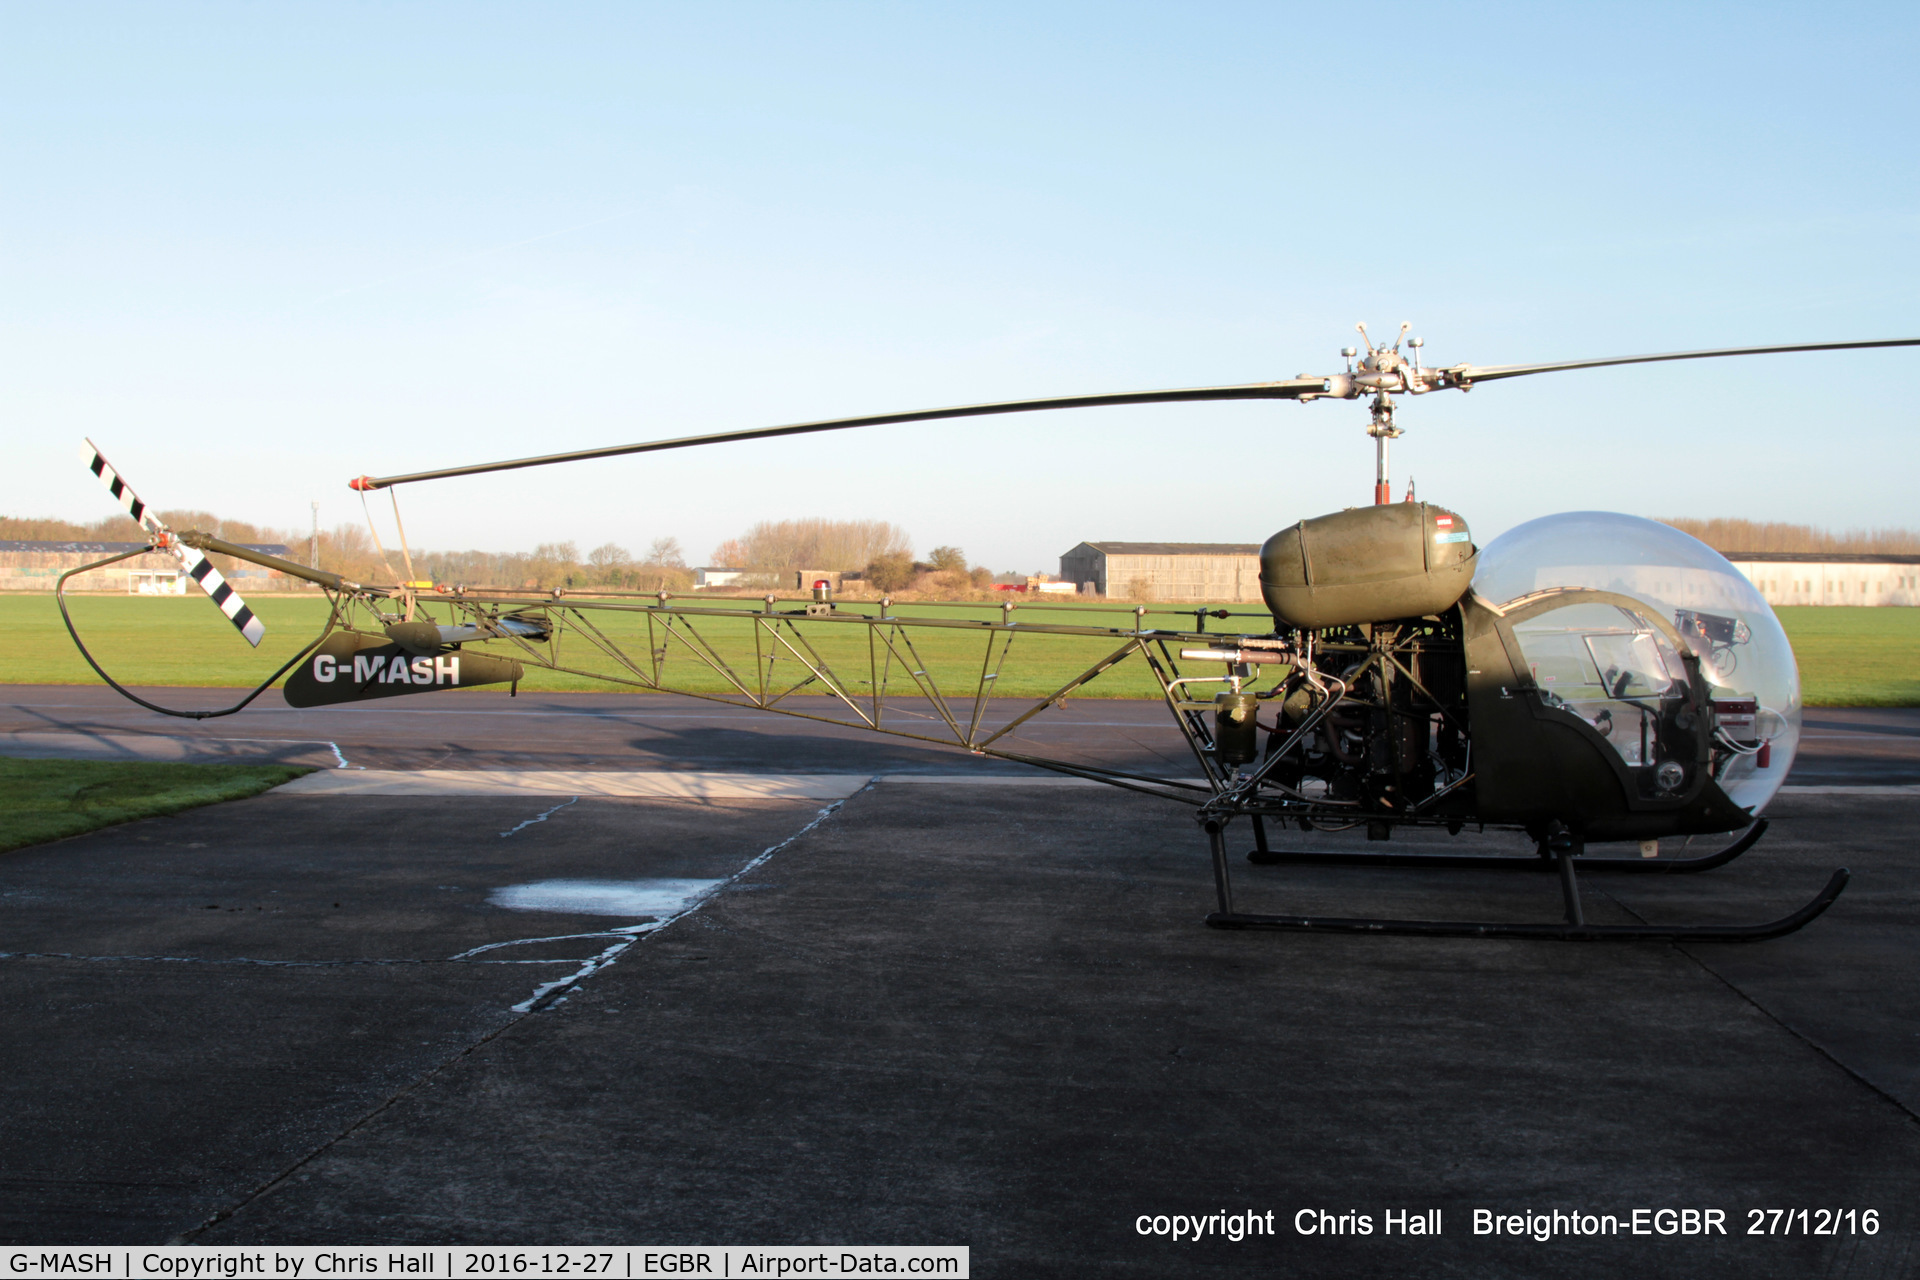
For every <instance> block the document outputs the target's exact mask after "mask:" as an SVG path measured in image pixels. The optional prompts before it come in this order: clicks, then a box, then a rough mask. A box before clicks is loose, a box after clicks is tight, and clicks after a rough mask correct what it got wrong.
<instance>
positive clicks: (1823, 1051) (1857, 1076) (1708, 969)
mask: <svg viewBox="0 0 1920 1280" xmlns="http://www.w3.org/2000/svg"><path fill="white" fill-rule="evenodd" d="M1581 889H1582V890H1583V891H1585V892H1589V893H1592V894H1594V895H1595V896H1596V897H1601V898H1605V899H1606V900H1607V901H1608V902H1611V903H1612V904H1613V905H1614V906H1616V907H1618V908H1620V910H1622V911H1624V912H1626V913H1627V914H1628V915H1629V916H1632V917H1633V918H1634V919H1635V920H1638V921H1639V922H1640V923H1641V924H1646V923H1647V918H1646V917H1645V916H1643V915H1641V914H1640V913H1639V912H1638V911H1635V910H1634V909H1633V908H1632V907H1630V906H1628V905H1627V904H1626V903H1624V902H1622V901H1620V899H1618V898H1616V897H1614V896H1613V895H1612V894H1611V893H1608V892H1607V891H1606V890H1605V889H1602V888H1600V887H1599V886H1598V885H1585V884H1583V885H1581ZM1666 945H1667V946H1669V947H1672V948H1673V949H1674V950H1675V951H1677V952H1678V953H1679V954H1681V955H1683V956H1685V957H1686V958H1687V959H1688V960H1691V961H1692V962H1693V963H1694V964H1695V965H1696V966H1698V967H1699V969H1700V970H1701V972H1703V973H1705V974H1706V975H1707V976H1708V977H1710V978H1712V979H1713V980H1714V981H1715V982H1718V983H1719V984H1720V985H1721V986H1723V987H1725V988H1726V989H1727V990H1729V991H1731V992H1733V994H1734V995H1736V996H1738V997H1739V998H1740V999H1741V1000H1742V1001H1744V1002H1745V1003H1746V1004H1748V1005H1749V1006H1751V1007H1752V1008H1753V1009H1754V1011H1755V1012H1757V1013H1758V1014H1759V1015H1760V1016H1761V1017H1763V1018H1765V1019H1766V1020H1767V1021H1768V1022H1771V1023H1772V1024H1773V1025H1774V1026H1776V1027H1778V1028H1780V1029H1781V1030H1782V1031H1784V1032H1786V1033H1787V1034H1788V1035H1790V1036H1792V1037H1793V1038H1794V1039H1795V1040H1798V1041H1799V1042H1800V1043H1801V1044H1804V1045H1806V1046H1807V1048H1809V1049H1811V1050H1813V1051H1814V1052H1815V1053H1817V1054H1819V1055H1820V1056H1821V1057H1823V1058H1825V1059H1826V1060H1827V1061H1828V1062H1831V1063H1832V1064H1833V1065H1834V1066H1836V1067H1838V1068H1839V1069H1840V1070H1841V1071H1843V1072H1845V1073H1846V1074H1847V1076H1849V1077H1850V1078H1851V1079H1852V1080H1853V1081H1854V1082H1855V1083H1857V1084H1860V1085H1862V1086H1864V1087H1865V1088H1866V1089H1868V1090H1869V1091H1870V1092H1872V1093H1874V1094H1876V1095H1878V1096H1879V1097H1881V1098H1884V1099H1885V1100H1886V1101H1888V1102H1890V1103H1892V1104H1893V1106H1894V1108H1895V1109H1896V1110H1898V1111H1899V1112H1900V1114H1901V1115H1903V1116H1905V1117H1906V1119H1907V1122H1908V1123H1909V1124H1915V1123H1920V1112H1915V1111H1914V1109H1913V1108H1912V1107H1910V1106H1908V1105H1907V1104H1906V1103H1905V1102H1902V1101H1901V1100H1900V1099H1899V1098H1897V1097H1895V1096H1894V1095H1893V1094H1891V1093H1889V1092H1887V1091H1886V1090H1885V1089H1882V1088H1881V1087H1880V1086H1879V1085H1877V1084H1875V1083H1874V1082H1873V1081H1872V1080H1870V1079H1868V1078H1867V1077H1866V1076H1864V1075H1862V1074H1861V1073H1860V1072H1858V1071H1856V1070H1854V1069H1853V1067H1851V1066H1850V1065H1848V1064H1847V1062H1846V1061H1845V1060H1844V1059H1842V1058H1841V1057H1840V1056H1839V1055H1838V1054H1836V1053H1835V1052H1833V1050H1831V1049H1829V1048H1827V1047H1826V1046H1825V1045H1823V1044H1821V1043H1820V1042H1819V1041H1818V1040H1815V1039H1814V1038H1813V1037H1812V1036H1810V1035H1808V1034H1807V1033H1806V1032H1804V1031H1802V1030H1800V1029H1799V1028H1798V1027H1796V1026H1794V1025H1793V1024H1792V1023H1791V1022H1788V1021H1787V1020H1786V1019H1785V1018H1783V1017H1781V1016H1780V1015H1779V1014H1777V1013H1775V1012H1774V1011H1773V1010H1771V1009H1769V1008H1767V1006H1766V1005H1764V1004H1761V1003H1760V1001H1759V999H1758V998H1757V997H1755V996H1753V995H1750V994H1748V993H1747V991H1746V990H1745V989H1743V988H1742V987H1741V986H1740V985H1739V984H1738V983H1736V982H1735V981H1734V980H1733V979H1731V978H1729V977H1727V976H1726V975H1725V974H1723V973H1721V972H1720V971H1719V970H1718V969H1716V968H1714V967H1713V966H1712V965H1710V964H1708V963H1707V962H1706V961H1705V960H1702V959H1701V958H1700V957H1699V956H1697V955H1695V954H1694V953H1693V952H1691V951H1689V950H1687V947H1686V944H1685V943H1684V942H1678V941H1674V942H1669V943H1667V944H1666Z"/></svg>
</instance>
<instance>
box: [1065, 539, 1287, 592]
mask: <svg viewBox="0 0 1920 1280" xmlns="http://www.w3.org/2000/svg"><path fill="white" fill-rule="evenodd" d="M1060 576H1061V577H1062V578H1064V579H1066V580H1067V581H1068V582H1073V583H1077V584H1079V586H1080V590H1081V591H1083V592H1092V593H1097V594H1099V595H1104V596H1112V597H1113V598H1115V599H1121V600H1198V601H1210V600H1217V601H1220V602H1222V603H1238V602H1245V601H1249V600H1258V599H1259V598H1260V544H1259V543H1257V542H1255V543H1240V542H1083V543H1081V544H1080V545H1079V546H1077V547H1075V548H1074V549H1073V550H1071V551H1069V552H1067V553H1066V554H1065V555H1063V556H1061V557H1060Z"/></svg>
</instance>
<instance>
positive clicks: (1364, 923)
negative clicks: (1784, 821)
mask: <svg viewBox="0 0 1920 1280" xmlns="http://www.w3.org/2000/svg"><path fill="white" fill-rule="evenodd" d="M1760 825H1761V824H1758V823H1756V824H1755V826H1756V827H1758V826H1760ZM1206 830H1207V838H1208V842H1209V843H1210V844H1211V846H1212V854H1213V876H1214V887H1215V889H1216V891H1217V892H1218V894H1219V902H1220V909H1219V910H1218V911H1215V912H1213V913H1212V914H1210V915H1208V916H1207V924H1208V925H1209V926H1210V927H1212V928H1215V929H1249V930H1253V929H1264V930H1275V931H1286V932H1295V933H1358V934H1392V935H1399V936H1410V937H1424V938H1488V939H1509V940H1523V941H1524V940H1532V941H1547V942H1608V941H1617V942H1631V941H1662V942H1765V941H1766V940H1768V939H1770V938H1778V937H1782V936H1784V935H1786V934H1789V933H1792V932H1794V931H1795V930H1796V929H1799V928H1802V927H1803V926H1805V925H1806V924H1807V923H1808V922H1810V921H1812V920H1814V919H1816V918H1817V917H1818V916H1819V915H1820V914H1821V913H1822V912H1824V911H1825V910H1826V909H1827V908H1828V907H1830V906H1832V905H1833V903H1834V900H1835V899H1836V898H1838V897H1839V896H1840V892H1841V890H1843V889H1845V888H1846V887H1847V881H1848V880H1849V879H1851V878H1852V877H1851V873H1850V872H1848V871H1847V870H1846V868H1844V867H1843V868H1841V869H1840V870H1838V871H1835V872H1834V873H1833V875H1832V876H1831V877H1830V878H1829V879H1828V880H1827V884H1826V887H1825V888H1823V889H1822V890H1821V891H1820V892H1819V893H1818V894H1816V895H1814V897H1813V899H1812V900H1811V901H1809V902H1808V903H1807V904H1806V905H1805V906H1802V907H1801V908H1800V909H1799V910H1798V911H1795V912H1793V913H1792V914H1790V915H1785V916H1782V917H1780V918H1779V919H1778V920H1769V921H1765V922H1763V923H1760V924H1747V925H1728V924H1681V925H1659V924H1627V925H1610V924H1588V923H1587V922H1586V919H1585V915H1584V913H1583V911H1582V909H1581V902H1580V887H1579V884H1578V882H1577V879H1576V876H1575V871H1574V864H1575V855H1576V853H1577V850H1578V846H1577V845H1576V844H1575V843H1574V842H1573V841H1571V840H1566V839H1555V840H1552V841H1549V842H1548V843H1549V845H1550V846H1551V847H1550V848H1543V850H1542V854H1543V855H1544V856H1543V857H1541V858H1540V859H1537V860H1536V859H1531V858H1529V859H1519V858H1478V859H1475V858H1452V857H1447V856H1446V855H1444V854H1439V855H1428V856H1425V857H1422V856H1420V855H1406V854H1402V855H1372V856H1369V855H1367V854H1350V855H1345V856H1341V855H1318V856H1314V857H1311V858H1309V859H1297V860H1301V861H1314V862H1323V863H1324V862H1330V861H1337V862H1344V863H1346V864H1348V865H1353V864H1355V863H1358V864H1364V865H1372V866H1380V865H1413V866H1425V867H1429V868H1431V867H1432V866H1434V865H1435V864H1444V865H1449V866H1453V867H1474V866H1476V865H1481V866H1484V865H1486V864H1497V865H1499V866H1501V867H1511V866H1514V865H1531V866H1542V865H1544V866H1546V867H1550V868H1553V869H1555V870H1557V871H1558V872H1559V873H1560V885H1561V891H1562V894H1563V895H1564V900H1565V903H1566V916H1567V918H1566V920H1565V921H1563V922H1539V923H1526V922H1505V921H1487V920H1387V919H1373V918H1367V917H1347V916H1296V915H1266V914H1259V913H1255V912H1246V911H1238V910H1236V909H1235V908H1234V905H1233V884H1232V880H1231V878H1230V873H1229V870H1228V866H1227V842H1226V835H1225V830H1226V828H1225V825H1224V824H1223V823H1220V822H1208V823H1207V824H1206ZM1758 839H1759V832H1758V831H1749V833H1748V836H1747V838H1745V839H1743V840H1742V841H1740V842H1738V843H1736V844H1735V845H1734V846H1732V847H1731V848H1729V849H1725V850H1722V851H1721V852H1720V853H1717V854H1713V855H1710V858H1702V859H1688V860H1687V861H1688V862H1706V861H1709V860H1714V863H1715V865H1719V864H1720V863H1723V862H1727V861H1731V860H1732V859H1733V858H1735V857H1738V856H1739V855H1740V854H1741V853H1744V852H1745V851H1746V849H1747V848H1749V847H1751V846H1752V844H1753V842H1754V841H1755V840H1758ZM1389 858H1395V859H1398V860H1399V861H1397V862H1389ZM1408 859H1411V861H1410V862H1409V861H1407V860H1408ZM1289 860H1296V859H1289ZM1603 861H1604V860H1603ZM1611 861H1614V862H1616V863H1622V862H1624V861H1625V860H1624V859H1613V860H1611ZM1584 865H1588V866H1591V865H1593V864H1592V863H1585V864H1584ZM1702 869H1704V868H1702Z"/></svg>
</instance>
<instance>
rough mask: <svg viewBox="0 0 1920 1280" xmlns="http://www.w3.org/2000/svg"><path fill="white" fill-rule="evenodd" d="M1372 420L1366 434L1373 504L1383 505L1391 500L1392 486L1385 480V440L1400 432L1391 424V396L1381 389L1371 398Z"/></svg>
mask: <svg viewBox="0 0 1920 1280" xmlns="http://www.w3.org/2000/svg"><path fill="white" fill-rule="evenodd" d="M1372 409H1373V421H1372V422H1370V423H1369V424H1368V425H1367V434H1368V435H1370V436H1372V437H1373V504H1374V505H1375V506H1376V507H1378V506H1384V505H1385V504H1387V503H1389V502H1392V501H1393V486H1392V485H1391V484H1389V483H1388V481H1387V442H1388V441H1389V440H1392V439H1393V438H1394V437H1395V436H1398V435H1400V434H1402V433H1401V430H1400V428H1399V427H1396V426H1394V425H1393V397H1392V396H1390V395H1388V394H1387V393H1386V392H1384V391H1382V392H1381V393H1380V394H1379V395H1377V396H1375V397H1374V398H1373V405H1372Z"/></svg>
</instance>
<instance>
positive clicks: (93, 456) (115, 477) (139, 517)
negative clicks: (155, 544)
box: [80, 440, 167, 533]
mask: <svg viewBox="0 0 1920 1280" xmlns="http://www.w3.org/2000/svg"><path fill="white" fill-rule="evenodd" d="M80 457H81V458H82V459H84V460H85V462H86V464H87V470H89V471H91V472H93V474H94V475H96V476H99V477H100V483H101V484H104V485H105V486H107V492H108V493H110V494H112V495H113V496H114V499H115V500H116V501H118V502H119V503H120V505H121V506H122V507H125V508H126V511H127V514H128V515H130V516H132V517H133V518H134V521H135V522H136V523H138V524H139V525H140V527H141V528H143V529H146V530H148V531H150V532H152V533H165V532H166V531H167V526H165V525H163V524H161V523H160V519H159V517H158V516H155V515H154V514H153V512H152V510H151V509H150V508H149V507H148V506H147V504H146V503H144V502H142V501H140V495H139V494H137V493H135V492H134V491H133V486H132V485H130V484H128V483H127V482H126V481H125V480H123V479H121V478H120V473H119V472H117V471H115V470H114V469H113V467H112V466H111V465H110V464H109V463H108V462H107V459H106V456H105V455H104V454H102V453H101V452H100V449H99V447H98V446H97V445H95V444H94V443H93V441H91V440H88V441H86V442H85V443H84V444H83V445H81V447H80Z"/></svg>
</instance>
